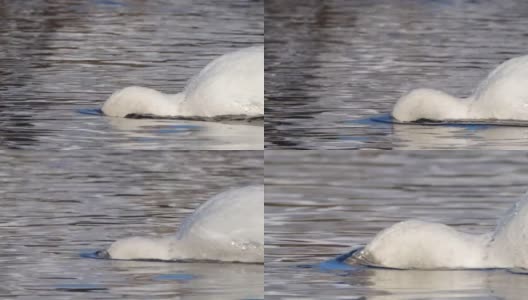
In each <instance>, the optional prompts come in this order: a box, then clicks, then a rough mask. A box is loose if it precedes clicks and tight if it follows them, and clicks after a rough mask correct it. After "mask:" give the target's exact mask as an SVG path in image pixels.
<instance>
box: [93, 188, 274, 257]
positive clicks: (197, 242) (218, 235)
mask: <svg viewBox="0 0 528 300" xmlns="http://www.w3.org/2000/svg"><path fill="white" fill-rule="evenodd" d="M96 255H97V256H98V257H102V258H112V259H157V260H217V261H229V262H250V263H262V262H264V187H263V186H261V185H260V186H258V185H257V186H246V187H242V188H237V189H231V190H227V191H225V192H222V193H220V194H218V195H216V196H214V197H212V198H211V199H209V200H208V201H207V202H205V203H204V204H202V205H201V206H200V207H198V208H197V209H196V210H195V211H194V213H193V214H192V215H190V216H189V217H187V218H186V219H185V221H184V222H183V223H182V225H181V226H180V228H179V230H178V232H177V233H176V235H175V236H170V237H161V238H151V237H130V238H124V239H120V240H117V241H115V242H114V243H113V244H112V245H111V246H110V247H109V248H108V249H107V250H100V251H98V252H97V253H96Z"/></svg>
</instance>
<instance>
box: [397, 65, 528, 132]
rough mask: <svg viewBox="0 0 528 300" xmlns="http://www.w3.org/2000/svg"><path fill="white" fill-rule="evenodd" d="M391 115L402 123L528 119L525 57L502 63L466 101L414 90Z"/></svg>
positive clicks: (436, 92) (527, 75)
mask: <svg viewBox="0 0 528 300" xmlns="http://www.w3.org/2000/svg"><path fill="white" fill-rule="evenodd" d="M392 116H393V117H394V118H395V119H396V120H398V121H401V122H411V121H416V120H419V119H429V120H437V121H440V120H454V119H458V120H523V121H525V120H528V55H526V56H521V57H516V58H512V59H510V60H508V61H506V62H504V63H502V64H501V65H500V66H498V67H497V68H495V70H493V72H491V73H490V74H489V75H488V77H487V78H486V79H485V80H484V81H482V82H481V83H480V84H479V86H478V87H477V89H476V90H475V92H474V93H473V95H472V96H470V97H468V98H466V99H460V98H456V97H453V96H451V95H448V94H446V93H444V92H441V91H437V90H431V89H416V90H413V91H411V92H410V93H408V94H406V95H404V96H403V97H401V98H400V99H399V100H398V102H396V105H395V106H394V108H393V110H392Z"/></svg>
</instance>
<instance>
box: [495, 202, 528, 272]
mask: <svg viewBox="0 0 528 300" xmlns="http://www.w3.org/2000/svg"><path fill="white" fill-rule="evenodd" d="M527 247H528V193H526V194H525V195H524V196H523V198H522V199H521V200H520V201H518V202H517V203H516V204H515V205H514V206H513V207H512V208H511V209H510V210H509V211H508V213H506V215H505V216H504V217H503V218H502V219H501V220H500V222H499V224H498V225H497V228H496V230H495V232H494V233H493V237H492V240H491V243H490V246H489V257H490V260H494V261H498V262H500V264H502V265H505V266H507V267H523V268H528V248H527Z"/></svg>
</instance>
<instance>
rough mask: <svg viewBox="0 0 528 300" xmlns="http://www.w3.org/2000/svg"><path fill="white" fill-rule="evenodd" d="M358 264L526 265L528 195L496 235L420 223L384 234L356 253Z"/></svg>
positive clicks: (406, 266)
mask: <svg viewBox="0 0 528 300" xmlns="http://www.w3.org/2000/svg"><path fill="white" fill-rule="evenodd" d="M352 259H353V260H355V261H356V262H358V263H361V264H366V265H372V266H381V267H388V268H397V269H466V268H470V269H474V268H513V267H521V268H527V267H528V196H527V195H525V196H524V198H523V199H522V200H521V201H519V202H518V203H517V204H515V206H514V207H513V208H512V209H510V211H509V212H508V214H506V216H505V217H503V218H502V220H501V221H500V222H499V225H498V226H497V228H496V229H495V230H494V231H493V232H488V233H483V234H470V233H464V232H461V231H458V230H456V229H454V228H452V227H450V226H447V225H444V224H440V223H431V222H424V221H417V220H409V221H404V222H400V223H397V224H395V225H393V226H391V227H389V228H386V229H384V230H382V231H381V232H380V233H378V234H377V235H376V236H375V237H374V239H373V240H372V241H371V242H370V243H368V244H367V245H366V246H365V247H364V248H363V249H361V250H360V251H358V252H356V253H354V255H353V256H352Z"/></svg>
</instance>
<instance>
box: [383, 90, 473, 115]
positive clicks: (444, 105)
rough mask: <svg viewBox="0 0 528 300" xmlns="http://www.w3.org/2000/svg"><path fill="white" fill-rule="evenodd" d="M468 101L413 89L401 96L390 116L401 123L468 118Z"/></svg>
mask: <svg viewBox="0 0 528 300" xmlns="http://www.w3.org/2000/svg"><path fill="white" fill-rule="evenodd" d="M468 103H469V101H464V100H463V99H458V98H455V97H453V96H451V95H449V94H447V93H444V92H442V91H438V90H432V89H415V90H412V91H411V92H409V93H407V94H406V95H404V96H402V97H401V98H400V99H399V100H398V102H396V105H394V108H393V110H392V116H393V117H394V118H395V119H396V120H398V121H401V122H413V121H417V120H420V119H428V120H437V121H441V120H449V119H451V120H453V119H466V118H467V117H468V110H469V105H468Z"/></svg>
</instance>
